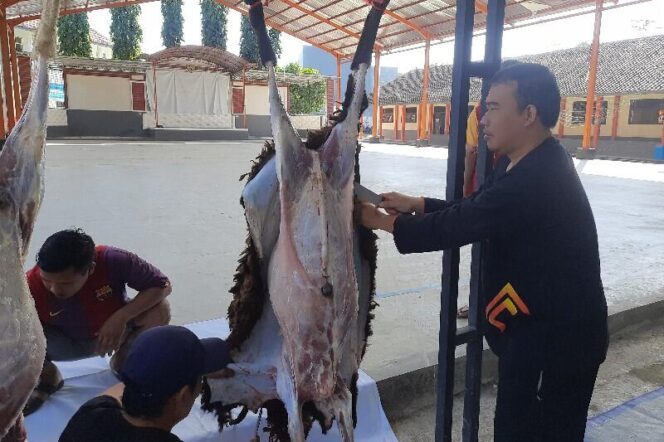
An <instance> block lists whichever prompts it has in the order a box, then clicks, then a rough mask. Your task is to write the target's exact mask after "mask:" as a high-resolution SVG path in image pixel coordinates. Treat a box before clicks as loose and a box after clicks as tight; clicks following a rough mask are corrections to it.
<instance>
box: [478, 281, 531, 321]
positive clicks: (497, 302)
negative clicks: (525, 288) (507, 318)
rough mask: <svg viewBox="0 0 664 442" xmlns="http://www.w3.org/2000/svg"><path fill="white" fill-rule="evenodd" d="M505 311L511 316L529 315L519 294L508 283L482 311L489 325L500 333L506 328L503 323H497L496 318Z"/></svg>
mask: <svg viewBox="0 0 664 442" xmlns="http://www.w3.org/2000/svg"><path fill="white" fill-rule="evenodd" d="M505 310H507V311H508V312H509V314H510V315H512V316H516V315H518V314H519V313H522V314H524V315H530V310H528V306H527V305H526V304H525V303H524V302H523V300H522V299H521V297H520V296H519V294H518V293H517V292H516V290H514V287H512V284H510V283H509V282H508V283H507V284H505V287H503V288H502V290H501V291H500V292H498V294H497V295H496V296H495V297H494V298H493V299H492V300H491V302H489V305H487V306H486V309H485V310H484V313H485V314H486V318H487V320H488V321H489V324H491V325H493V326H494V327H496V328H497V329H498V330H500V332H501V333H502V332H504V331H505V329H506V328H507V326H506V325H505V323H504V322H501V321H499V320H498V319H497V317H498V315H499V314H501V313H502V312H504V311H505Z"/></svg>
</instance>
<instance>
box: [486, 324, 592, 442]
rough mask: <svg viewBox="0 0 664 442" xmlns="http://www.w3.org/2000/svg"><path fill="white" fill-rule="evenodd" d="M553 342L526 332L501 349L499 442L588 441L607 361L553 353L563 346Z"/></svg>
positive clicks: (496, 428)
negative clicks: (595, 392)
mask: <svg viewBox="0 0 664 442" xmlns="http://www.w3.org/2000/svg"><path fill="white" fill-rule="evenodd" d="M547 344H550V342H547V339H546V338H545V337H543V336H542V335H541V334H537V333H532V334H530V333H525V334H523V335H522V336H520V337H517V338H514V339H510V340H508V342H507V343H506V346H505V347H504V348H503V351H501V354H500V357H499V363H498V370H499V374H498V397H497V403H496V414H495V420H494V441H495V442H554V441H555V442H582V441H583V437H584V433H585V429H586V419H587V415H588V406H589V404H590V399H591V397H592V392H593V388H594V386H595V379H596V378H597V370H598V369H599V365H600V363H601V360H603V357H601V358H598V360H597V361H596V362H592V359H591V360H590V362H589V360H588V359H587V358H583V359H585V360H581V361H580V360H579V359H578V358H576V357H575V354H574V353H576V352H575V351H571V352H565V351H554V352H552V351H550V350H547V349H550V348H551V347H554V348H555V347H558V346H555V345H554V346H550V345H547ZM575 350H578V349H575ZM603 350H604V349H602V351H603ZM588 351H589V352H592V351H597V352H598V353H600V351H599V350H595V349H588ZM604 354H605V353H604Z"/></svg>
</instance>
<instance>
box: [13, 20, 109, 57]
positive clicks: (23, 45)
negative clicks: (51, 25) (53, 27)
mask: <svg viewBox="0 0 664 442" xmlns="http://www.w3.org/2000/svg"><path fill="white" fill-rule="evenodd" d="M38 26H39V20H31V21H26V22H24V23H21V24H20V25H17V26H16V30H15V39H16V51H17V52H19V53H21V52H25V53H31V52H32V45H33V42H34V39H35V35H36V34H37V28H38ZM90 43H91V46H92V51H91V52H90V56H91V57H92V58H113V42H112V41H111V39H110V38H108V37H106V36H105V35H103V34H101V33H100V32H98V31H96V30H94V29H90Z"/></svg>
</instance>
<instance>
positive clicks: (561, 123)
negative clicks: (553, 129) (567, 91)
mask: <svg viewBox="0 0 664 442" xmlns="http://www.w3.org/2000/svg"><path fill="white" fill-rule="evenodd" d="M566 112H567V98H565V97H563V98H561V99H560V115H561V118H560V119H559V120H558V138H562V137H564V136H565V116H566Z"/></svg>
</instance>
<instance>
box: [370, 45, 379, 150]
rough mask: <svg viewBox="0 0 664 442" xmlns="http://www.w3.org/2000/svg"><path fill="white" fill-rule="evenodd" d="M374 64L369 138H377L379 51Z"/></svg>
mask: <svg viewBox="0 0 664 442" xmlns="http://www.w3.org/2000/svg"><path fill="white" fill-rule="evenodd" d="M374 58H375V62H374V84H373V126H372V127H371V136H372V137H373V138H378V136H379V131H378V120H379V119H380V118H379V115H378V114H379V112H378V107H379V103H380V100H379V94H380V51H376V55H375V57H374Z"/></svg>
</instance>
